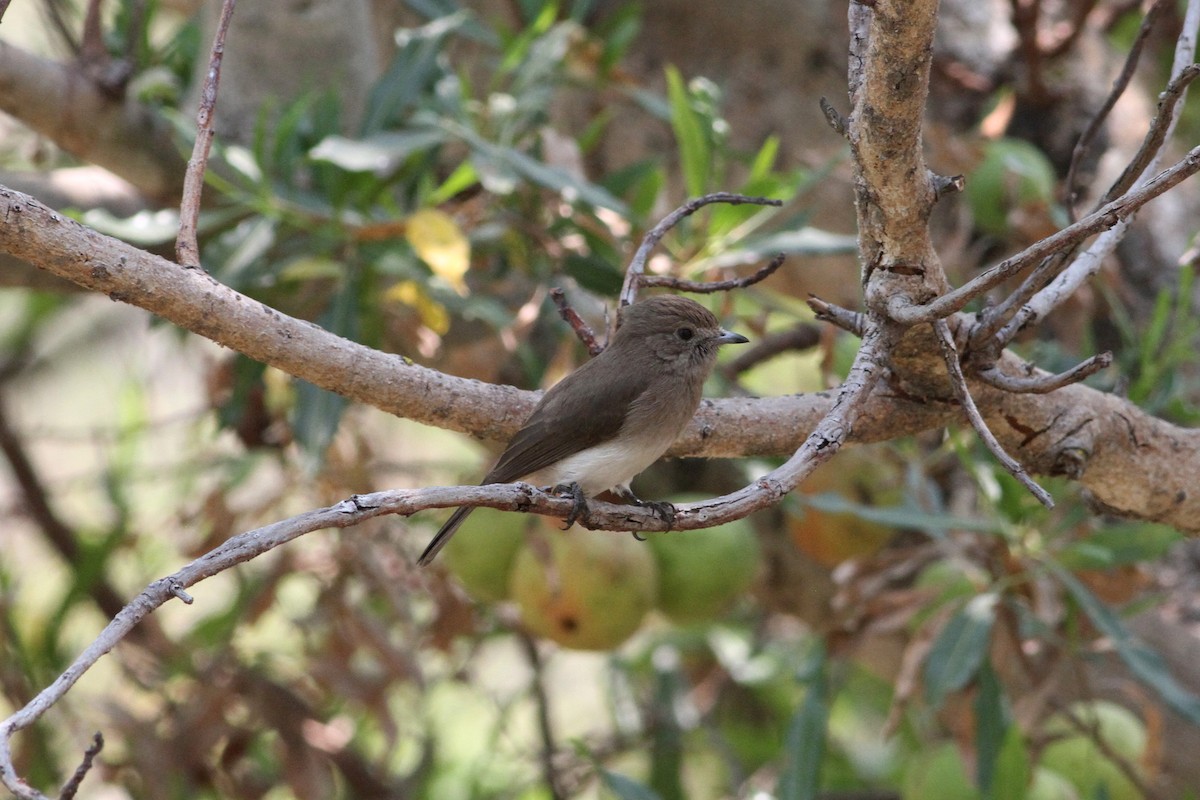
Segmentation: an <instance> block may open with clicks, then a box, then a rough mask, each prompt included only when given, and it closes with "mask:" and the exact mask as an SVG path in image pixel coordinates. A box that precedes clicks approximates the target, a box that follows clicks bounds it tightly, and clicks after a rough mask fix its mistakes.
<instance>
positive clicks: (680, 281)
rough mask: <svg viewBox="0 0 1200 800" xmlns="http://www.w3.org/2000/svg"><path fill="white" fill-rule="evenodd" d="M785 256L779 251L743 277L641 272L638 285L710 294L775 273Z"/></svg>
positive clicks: (729, 289) (763, 278)
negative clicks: (689, 277)
mask: <svg viewBox="0 0 1200 800" xmlns="http://www.w3.org/2000/svg"><path fill="white" fill-rule="evenodd" d="M785 258H787V256H786V255H785V254H784V253H779V254H778V255H776V256H775V257H774V258H772V259H771V261H770V263H768V264H767V265H766V266H765V267H762V268H760V269H759V270H758V271H757V272H755V273H754V274H753V275H747V276H745V277H743V278H730V279H729V280H726V281H689V280H687V279H685V278H676V277H674V276H673V275H646V274H645V273H643V274H642V275H641V276H639V277H638V285H639V286H651V287H666V288H668V289H676V290H678V291H680V292H693V293H695V294H712V293H713V292H728V291H732V290H733V289H745V288H746V287H747V286H753V285H754V284H756V283H758V282H759V281H763V280H766V279H767V278H769V277H771V275H773V274H775V270H777V269H779V268H780V267H781V266H783V261H784V259H785Z"/></svg>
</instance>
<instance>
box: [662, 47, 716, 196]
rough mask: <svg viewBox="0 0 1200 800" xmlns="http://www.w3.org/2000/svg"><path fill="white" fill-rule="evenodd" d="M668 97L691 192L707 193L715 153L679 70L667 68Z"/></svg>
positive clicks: (685, 176)
mask: <svg viewBox="0 0 1200 800" xmlns="http://www.w3.org/2000/svg"><path fill="white" fill-rule="evenodd" d="M667 97H668V100H669V102H670V105H671V128H672V129H673V130H674V131H675V140H676V142H678V144H679V160H680V163H681V165H682V168H683V179H684V181H686V182H687V188H688V193H689V194H692V195H700V194H704V192H705V190H706V188H707V186H708V175H709V170H710V169H711V166H712V153H711V152H710V151H709V146H708V137H707V136H705V134H704V129H703V128H702V127H701V125H700V117H699V115H698V114H696V112H695V110H694V109H693V108H692V102H691V96H690V93H689V92H688V89H687V86H686V85H685V84H684V82H683V77H682V76H681V75H680V74H679V70H677V69H675V68H674V67H667Z"/></svg>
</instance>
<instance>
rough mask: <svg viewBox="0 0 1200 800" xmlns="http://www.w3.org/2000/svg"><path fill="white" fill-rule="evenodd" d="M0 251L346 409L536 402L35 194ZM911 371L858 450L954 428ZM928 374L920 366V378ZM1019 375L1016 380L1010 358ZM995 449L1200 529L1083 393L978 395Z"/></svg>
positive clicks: (515, 414) (755, 409)
mask: <svg viewBox="0 0 1200 800" xmlns="http://www.w3.org/2000/svg"><path fill="white" fill-rule="evenodd" d="M0 220H3V224H2V225H0V250H2V251H4V252H7V253H9V254H10V255H13V256H16V257H18V258H21V259H25V260H28V261H29V262H30V263H33V264H36V265H37V266H39V267H41V268H42V269H44V270H46V271H48V272H51V273H53V274H55V275H58V276H59V277H62V278H65V279H67V280H69V281H72V282H73V283H76V284H78V285H80V286H82V287H84V288H87V289H90V290H93V291H98V292H103V293H104V294H107V295H109V296H110V297H112V298H113V299H114V300H119V301H122V302H126V303H130V304H131V305H135V306H138V307H140V308H144V309H146V310H147V311H150V312H152V313H154V314H157V315H159V316H161V317H163V318H164V319H167V320H169V321H171V322H173V323H175V324H176V325H179V326H180V327H182V328H184V329H186V330H190V331H192V332H193V333H197V334H199V335H201V336H204V337H206V338H208V339H211V340H213V341H215V342H217V343H219V344H222V345H224V346H226V347H229V348H232V349H234V350H237V351H239V352H242V353H245V354H246V355H248V356H249V357H251V358H254V359H257V360H260V361H262V362H264V363H267V364H270V365H271V366H274V367H278V368H279V369H282V370H284V371H285V372H288V373H290V374H293V375H295V376H297V377H299V378H303V379H304V380H307V381H309V382H310V383H313V384H315V385H317V386H320V387H322V388H325V389H329V390H330V391H335V392H338V393H340V394H343V395H345V396H346V397H349V398H351V399H353V400H355V401H357V402H361V403H365V404H368V405H372V406H375V407H376V408H379V409H382V410H384V411H387V412H389V413H392V414H396V415H397V416H402V417H407V418H410V419H414V420H417V421H419V422H424V423H426V424H430V425H436V426H438V427H443V428H447V429H450V430H456V431H462V432H464V433H469V434H471V435H473V436H477V437H480V438H487V439H501V440H502V439H506V438H507V437H509V436H510V435H511V434H512V433H513V432H514V431H515V430H516V428H517V426H518V425H519V424H520V422H521V420H522V419H523V418H524V416H525V415H526V414H527V413H528V411H529V409H530V408H531V407H532V405H533V403H534V402H535V401H536V397H537V395H536V393H534V392H525V391H521V390H519V389H516V388H514V387H511V386H499V385H493V384H487V383H481V382H479V381H471V380H464V379H462V378H456V377H453V376H450V375H445V374H443V373H440V372H437V371H435V370H431V369H427V368H425V367H421V366H419V365H416V364H413V363H412V362H411V361H408V360H407V359H405V358H403V357H401V356H397V355H393V354H388V353H381V352H379V351H376V350H372V349H370V348H367V347H363V346H362V345H359V344H356V343H354V342H351V341H349V340H346V339H343V338H341V337H339V336H336V335H334V334H332V333H329V332H328V331H325V330H323V329H321V328H319V327H317V326H316V325H313V324H311V323H308V322H304V321H301V320H297V319H295V318H293V317H289V316H287V315H286V314H282V313H280V312H278V311H276V310H274V309H271V308H268V307H267V306H264V305H263V304H262V303H259V302H258V301H256V300H252V299H250V298H248V297H246V296H245V295H241V294H239V293H237V292H235V291H233V290H232V289H229V288H228V287H226V286H223V285H221V284H219V283H217V282H216V281H215V280H213V279H212V278H211V277H210V276H208V275H207V274H205V273H203V272H200V271H197V270H187V269H184V268H182V267H180V266H178V265H177V264H173V263H171V262H170V261H167V260H166V259H163V258H160V257H157V256H154V255H151V254H149V253H145V252H143V251H141V250H138V249H137V248H135V247H132V246H130V245H127V244H125V243H123V242H120V241H117V240H115V239H112V238H109V237H106V236H103V235H101V234H99V233H96V232H95V231H92V230H90V229H88V228H86V227H84V226H82V225H80V224H78V223H76V222H74V221H72V220H69V219H67V218H65V217H63V216H62V215H60V214H57V213H55V212H54V211H52V210H50V209H49V208H47V207H46V206H44V205H42V204H41V203H39V202H38V201H36V200H34V199H33V198H31V197H28V196H25V195H22V194H20V193H19V192H15V191H13V190H9V189H3V190H0ZM911 351H912V352H911V353H909V358H908V360H907V362H906V363H907V365H908V368H907V369H906V370H905V372H904V373H903V376H902V375H901V374H899V373H892V374H890V375H889V376H886V377H885V384H884V386H883V389H882V390H881V391H877V392H876V394H875V396H874V397H873V398H872V400H871V401H870V402H869V403H868V404H867V405H866V407H865V408H864V409H863V412H862V415H861V416H860V417H859V419H858V421H857V422H856V424H855V428H854V440H855V441H860V442H868V441H882V440H886V439H892V438H895V437H897V436H903V435H909V434H913V433H916V432H919V431H921V430H929V429H934V428H938V427H941V426H943V425H946V424H951V423H953V422H954V421H955V420H957V419H959V413H958V409H957V408H956V407H955V406H954V405H953V404H952V402H951V400H950V397H951V395H950V393H949V389H948V387H947V386H946V384H945V379H944V373H943V372H941V371H940V370H939V368H938V364H939V361H938V357H937V355H936V349H930V346H929V345H928V344H922V340H921V339H920V337H914V338H913V340H912V342H911ZM918 364H923V365H925V367H926V369H918V368H917V365H918ZM1008 364H1009V366H1008V369H1010V370H1012V371H1013V372H1014V374H1016V373H1017V372H1018V371H1019V372H1020V374H1024V370H1023V367H1021V366H1020V365H1019V364H1017V362H1016V360H1015V359H1013V361H1011V362H1008ZM974 389H975V391H976V397H977V398H978V399H979V403H980V406H981V408H982V410H983V412H984V414H985V415H986V416H987V418H988V420H989V422H990V423H991V424H992V426H993V430H994V431H995V432H996V434H997V436H999V438H1000V439H1001V440H1002V442H1004V443H1005V444H1006V446H1008V447H1010V448H1011V450H1012V452H1013V453H1014V454H1015V455H1016V456H1017V457H1018V458H1019V459H1021V460H1022V461H1024V462H1025V463H1027V464H1028V465H1029V466H1030V468H1031V469H1033V470H1034V471H1038V472H1046V473H1054V474H1068V475H1072V476H1073V477H1076V478H1077V479H1078V480H1079V482H1080V483H1081V485H1082V486H1083V487H1084V488H1085V489H1087V490H1088V491H1089V492H1090V493H1091V494H1092V495H1093V497H1094V498H1095V500H1096V501H1097V502H1098V503H1099V504H1101V505H1102V506H1103V507H1106V508H1108V509H1110V510H1116V511H1119V512H1120V513H1122V514H1124V515H1127V516H1130V517H1136V518H1140V519H1153V520H1157V521H1160V522H1164V523H1166V524H1169V525H1172V526H1174V527H1176V528H1179V529H1180V530H1183V531H1191V532H1200V493H1197V492H1195V491H1193V483H1194V481H1193V478H1192V476H1194V475H1196V474H1200V433H1198V432H1196V431H1190V430H1185V429H1182V428H1178V427H1176V426H1174V425H1170V424H1168V423H1166V422H1163V421H1162V420H1158V419H1155V418H1153V417H1150V416H1149V415H1147V414H1145V413H1144V412H1142V411H1140V410H1139V409H1137V408H1136V407H1135V406H1133V405H1132V404H1131V403H1129V402H1127V401H1125V400H1122V399H1121V398H1118V397H1114V396H1112V395H1107V394H1104V393H1102V392H1098V391H1096V390H1094V389H1090V388H1087V387H1084V386H1072V387H1068V388H1066V389H1061V390H1059V391H1056V392H1052V393H1050V394H1048V395H1040V396H1035V395H1013V394H1008V393H1002V392H998V391H995V390H989V389H986V388H984V387H980V386H976V387H974ZM832 405H833V397H832V395H830V394H828V393H818V394H813V395H794V396H786V397H775V398H739V399H727V400H708V401H705V402H704V403H703V404H702V406H701V409H700V412H699V413H698V414H697V416H696V419H695V420H694V421H693V423H692V424H691V426H690V427H689V428H688V430H687V432H686V433H685V434H684V436H683V437H682V438H681V439H680V441H679V442H678V443H677V444H676V446H675V448H673V450H672V454H673V455H697V456H709V457H734V456H752V455H775V456H778V455H785V454H790V453H792V452H794V451H795V450H796V449H797V448H798V447H799V446H800V444H801V443H802V442H803V441H804V439H805V437H806V436H807V435H808V434H809V432H811V431H812V429H813V426H814V425H815V424H816V423H817V421H818V420H819V419H820V418H821V417H822V416H823V415H824V414H825V413H826V412H827V411H828V410H829V408H831V407H832Z"/></svg>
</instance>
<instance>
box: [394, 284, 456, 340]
mask: <svg viewBox="0 0 1200 800" xmlns="http://www.w3.org/2000/svg"><path fill="white" fill-rule="evenodd" d="M383 297H384V300H386V301H388V302H392V303H402V304H404V305H406V306H408V307H409V308H411V309H413V310H415V311H416V312H417V315H418V316H419V317H420V318H421V324H423V325H425V327H427V328H429V329H430V330H431V331H433V332H434V333H436V334H437V335H439V336H443V335H445V333H446V331H448V330H450V315H449V314H448V313H446V307H445V306H443V305H442V304H441V303H439V302H437V301H436V300H434V299H433V298H432V297H430V296H429V295H428V294H426V292H425V290H424V289H423V288H422V287H421V285H420V284H419V283H417V282H416V281H401V282H400V283H397V284H395V285H394V286H392V287H391V288H389V289H388V290H387V291H386V292H385V293H384V295H383Z"/></svg>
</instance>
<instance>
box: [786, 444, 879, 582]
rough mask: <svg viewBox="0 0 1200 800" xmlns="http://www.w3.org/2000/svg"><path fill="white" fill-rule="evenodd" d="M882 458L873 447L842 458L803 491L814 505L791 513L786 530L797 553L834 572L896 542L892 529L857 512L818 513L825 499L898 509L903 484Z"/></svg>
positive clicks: (811, 477) (816, 475)
mask: <svg viewBox="0 0 1200 800" xmlns="http://www.w3.org/2000/svg"><path fill="white" fill-rule="evenodd" d="M881 452H882V451H881V450H880V449H879V448H875V447H869V446H868V447H859V448H854V449H851V450H846V451H844V452H841V453H838V454H837V456H836V457H835V458H834V459H833V460H832V461H830V462H828V463H826V464H822V465H821V466H819V467H817V469H816V470H815V471H814V472H813V474H812V475H809V476H808V478H806V479H805V481H804V483H802V484H801V485H800V491H801V492H803V493H804V494H805V495H808V496H809V497H811V498H813V502H809V503H806V504H805V505H804V507H803V508H802V509H800V510H798V511H789V512H788V514H787V516H786V517H785V520H786V523H785V524H786V525H787V528H788V533H789V534H790V535H791V538H792V541H793V542H794V543H795V545H796V547H797V548H799V550H800V551H801V552H802V553H804V554H805V555H807V556H808V557H809V558H811V559H813V560H814V561H816V562H817V563H818V564H820V565H822V566H824V567H829V568H831V569H832V568H833V567H836V566H838V565H839V564H841V563H842V562H843V561H846V560H847V559H850V558H859V557H867V556H870V555H872V554H874V553H876V552H878V551H879V550H880V549H882V548H883V546H884V545H886V544H887V543H888V542H889V541H891V539H892V538H893V537H894V536H895V533H896V532H895V530H893V529H892V528H890V527H888V526H886V525H882V524H880V523H878V522H873V521H871V520H868V519H864V518H863V517H862V516H860V515H858V514H856V513H854V512H853V511H852V510H847V511H837V510H825V509H823V508H819V507H818V506H819V505H821V503H820V501H821V500H822V499H832V500H836V501H838V502H839V503H841V501H845V502H847V503H850V504H854V505H861V506H888V505H893V504H894V503H895V502H896V501H897V500H898V494H899V492H898V491H897V489H898V487H899V486H900V485H902V484H901V481H902V478H901V476H899V475H898V474H897V470H896V469H895V468H894V467H893V465H892V464H891V463H889V461H888V459H886V458H881V457H880V454H881ZM824 496H828V498H825V497H824ZM835 507H836V505H835Z"/></svg>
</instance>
